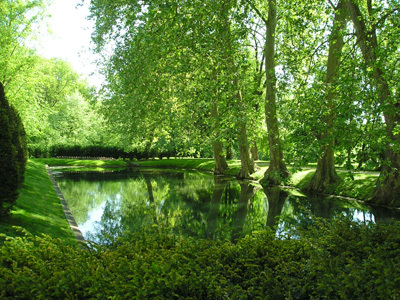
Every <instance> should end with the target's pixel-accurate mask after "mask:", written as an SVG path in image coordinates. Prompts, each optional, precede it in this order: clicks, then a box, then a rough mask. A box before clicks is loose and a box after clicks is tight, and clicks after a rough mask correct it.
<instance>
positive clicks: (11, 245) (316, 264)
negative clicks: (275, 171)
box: [0, 220, 400, 299]
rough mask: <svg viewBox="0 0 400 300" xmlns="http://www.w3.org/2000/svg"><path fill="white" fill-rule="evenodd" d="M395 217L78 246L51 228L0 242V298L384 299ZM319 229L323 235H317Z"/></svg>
mask: <svg viewBox="0 0 400 300" xmlns="http://www.w3.org/2000/svg"><path fill="white" fill-rule="evenodd" d="M399 226H400V225H399V223H393V224H383V225H374V224H367V225H364V224H359V223H353V222H350V221H345V220H337V221H334V222H332V223H330V222H323V221H319V220H314V222H313V224H312V226H310V228H309V229H308V230H307V231H303V230H295V231H293V232H292V234H295V236H297V238H295V239H293V238H292V237H293V236H292V235H289V236H286V237H279V236H278V237H276V236H275V233H274V232H273V231H271V230H266V231H260V232H255V233H254V234H252V235H251V236H247V237H245V238H243V239H240V240H238V241H237V243H231V242H229V241H220V242H211V241H206V240H193V239H191V238H185V239H184V238H181V237H177V236H173V235H171V234H170V233H169V231H168V229H167V228H165V227H162V226H161V227H153V228H150V229H147V230H143V231H141V232H138V233H135V234H132V235H131V236H130V237H129V238H124V239H120V240H118V241H117V242H116V243H115V244H114V245H112V246H97V245H95V244H90V248H88V249H82V248H80V247H78V246H76V245H70V244H67V243H64V242H62V241H61V240H60V239H52V238H50V237H48V236H43V237H37V236H36V237H35V236H30V235H27V236H25V237H22V238H21V237H19V238H14V239H8V240H7V241H6V242H5V243H4V244H3V245H2V246H1V248H0V253H1V255H0V271H1V274H2V277H1V278H0V287H1V293H2V294H0V295H1V297H2V298H3V299H12V298H15V297H17V298H32V297H34V298H36V299H40V298H45V299H60V298H69V299H82V298H96V299H109V298H113V299H126V298H129V299H143V298H146V299H188V298H190V299H257V298H259V299H310V298H329V299H337V298H342V299H343V298H344V299H388V298H396V297H399V296H400V290H399V280H400V274H399V264H400V261H399V257H400V256H399V251H400V250H399V248H398V247H397V245H398V243H399V241H400V240H399V239H400V236H399V232H400V231H399V229H400V228H399ZM321 233H322V234H321Z"/></svg>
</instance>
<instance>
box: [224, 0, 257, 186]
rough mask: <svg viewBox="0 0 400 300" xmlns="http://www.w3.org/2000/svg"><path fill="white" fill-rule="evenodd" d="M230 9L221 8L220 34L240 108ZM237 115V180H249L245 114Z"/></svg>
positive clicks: (250, 161) (250, 168) (250, 167)
mask: <svg viewBox="0 0 400 300" xmlns="http://www.w3.org/2000/svg"><path fill="white" fill-rule="evenodd" d="M230 8H231V4H230V3H228V5H223V6H222V10H221V12H222V18H223V20H224V23H223V24H224V26H223V28H224V31H223V34H222V40H223V41H224V47H225V51H226V54H225V55H226V61H227V63H228V70H229V73H230V74H232V77H233V88H234V91H235V92H234V95H233V98H234V100H235V101H234V102H236V103H237V104H238V106H239V107H240V106H241V103H242V102H243V96H242V92H241V87H240V84H239V79H238V75H237V70H236V67H235V60H234V51H233V49H232V35H231V21H230V19H229V14H228V13H227V12H228V11H229V10H230ZM238 113H239V115H240V117H239V120H240V121H238V124H237V125H238V128H239V137H238V143H239V153H240V163H241V169H240V171H239V173H238V175H237V178H238V179H250V178H251V174H252V173H254V170H255V169H256V166H255V163H254V160H253V159H252V158H251V155H250V146H249V141H248V138H247V127H246V115H245V114H246V112H245V111H242V110H240V109H238Z"/></svg>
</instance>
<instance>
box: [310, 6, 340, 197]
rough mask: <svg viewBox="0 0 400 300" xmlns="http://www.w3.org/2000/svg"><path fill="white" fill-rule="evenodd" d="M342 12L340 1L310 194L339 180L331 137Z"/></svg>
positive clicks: (332, 35)
mask: <svg viewBox="0 0 400 300" xmlns="http://www.w3.org/2000/svg"><path fill="white" fill-rule="evenodd" d="M345 17H346V16H345V13H344V10H343V1H342V0H340V1H339V3H338V6H337V8H336V13H335V19H334V22H333V28H332V33H331V36H330V41H329V54H328V64H327V70H326V90H327V94H326V96H325V101H326V107H327V109H328V112H329V114H328V115H327V116H325V118H324V120H323V121H324V123H325V129H324V132H323V134H322V142H323V143H324V145H323V146H322V156H321V157H320V158H319V159H318V163H317V170H316V171H315V174H314V176H313V178H312V179H311V181H310V183H309V184H308V185H307V186H306V188H305V190H307V191H310V192H323V191H325V190H326V189H327V188H328V187H329V186H330V185H331V184H333V183H336V182H337V181H338V180H339V179H340V178H339V176H338V175H337V173H336V169H335V153H334V144H335V140H334V137H333V135H332V132H333V127H334V121H335V118H336V112H335V104H334V99H335V97H336V91H335V83H336V82H337V73H338V69H339V65H340V57H341V54H342V49H343V45H344V42H343V33H342V32H343V30H344V29H345V28H346V18H345Z"/></svg>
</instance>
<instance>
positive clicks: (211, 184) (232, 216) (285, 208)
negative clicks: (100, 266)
mask: <svg viewBox="0 0 400 300" xmlns="http://www.w3.org/2000/svg"><path fill="white" fill-rule="evenodd" d="M53 174H54V177H55V179H56V181H57V183H58V185H59V187H60V189H61V191H62V193H63V195H64V197H65V199H66V201H67V203H68V205H69V208H70V210H71V212H72V214H73V215H74V217H75V220H76V222H77V224H78V226H79V228H80V230H81V232H82V234H83V236H84V238H85V239H86V240H91V241H94V242H96V243H98V244H110V243H112V242H113V241H114V240H115V238H117V237H119V236H121V235H122V234H124V233H125V232H132V231H138V230H141V229H142V228H144V227H146V226H152V225H154V224H164V225H167V226H169V228H171V230H172V231H173V232H174V233H175V234H178V235H184V236H191V237H195V238H206V239H230V240H236V239H237V238H240V237H242V236H244V235H246V234H248V233H250V232H252V231H254V230H259V229H263V228H266V227H270V228H274V230H276V231H277V232H285V231H287V230H288V229H289V228H291V226H294V225H295V226H306V225H307V224H309V223H310V220H311V216H312V215H313V216H316V217H322V218H341V217H348V218H350V219H352V220H358V221H360V222H384V221H386V220H388V219H391V218H395V219H399V215H398V213H397V212H396V211H391V210H385V209H381V208H380V209H378V208H370V207H367V206H366V205H364V204H362V203H360V202H356V201H351V200H344V199H338V198H332V197H331V198H324V197H321V196H319V197H306V196H305V195H303V194H301V193H299V192H298V191H296V190H291V189H281V188H276V187H275V188H262V187H261V186H260V185H259V184H257V183H254V182H250V181H238V180H236V179H234V178H227V177H223V176H214V175H212V174H209V173H203V172H196V171H182V170H167V169H142V168H140V169H139V168H137V169H129V170H128V169H127V170H114V171H112V170H110V171H103V172H95V171H88V172H84V171H76V170H75V171H71V170H70V171H66V170H63V171H59V170H56V169H55V170H53Z"/></svg>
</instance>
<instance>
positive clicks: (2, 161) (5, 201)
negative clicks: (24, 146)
mask: <svg viewBox="0 0 400 300" xmlns="http://www.w3.org/2000/svg"><path fill="white" fill-rule="evenodd" d="M10 117H12V111H11V109H10V105H9V104H8V101H7V99H6V97H5V93H4V88H3V84H2V83H1V82H0V122H1V123H0V153H1V156H0V170H1V172H0V190H1V194H0V216H2V217H3V216H5V215H7V214H8V213H9V212H10V210H11V208H12V206H13V204H14V203H15V201H16V200H17V197H18V192H17V189H18V164H17V153H16V151H17V150H16V148H15V145H14V144H13V139H14V134H15V133H14V132H13V127H12V123H11V120H10ZM16 138H18V137H16Z"/></svg>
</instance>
